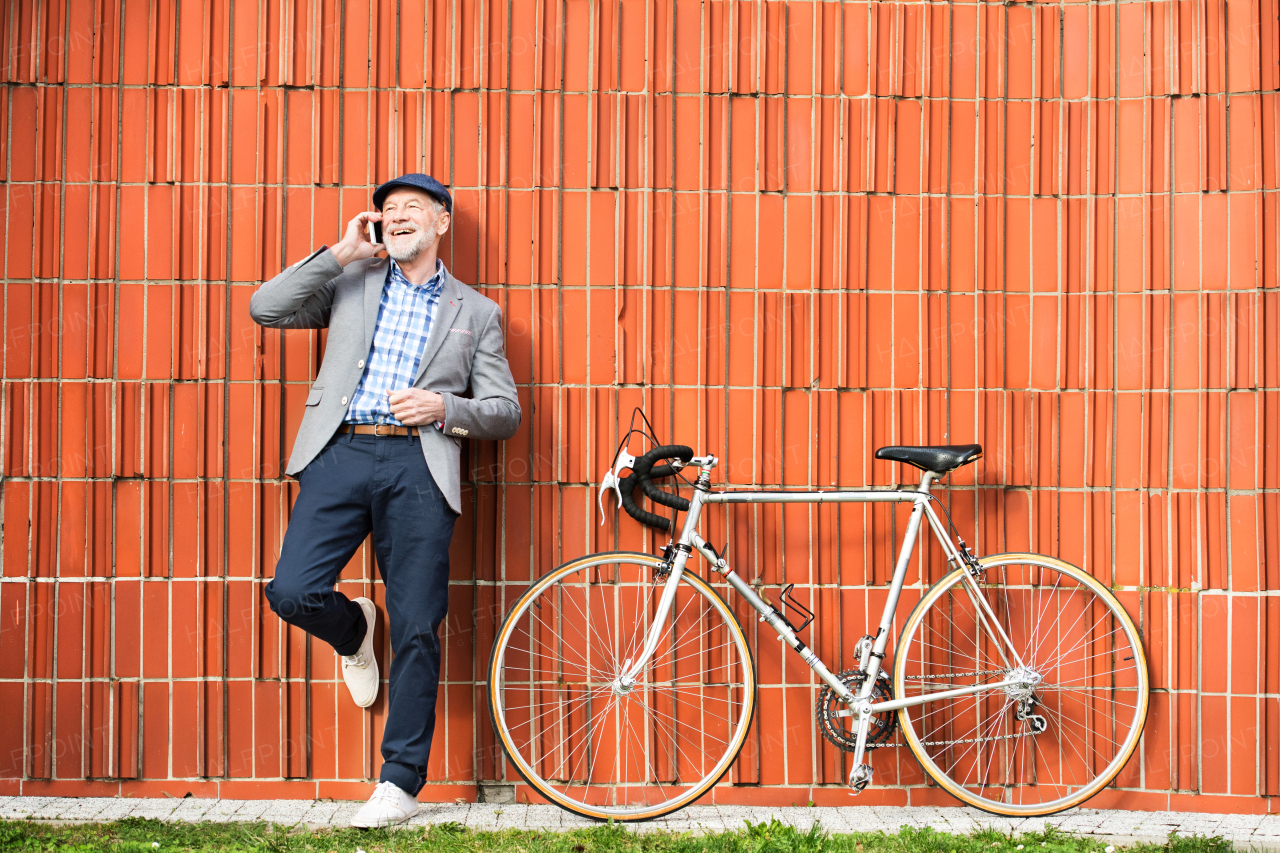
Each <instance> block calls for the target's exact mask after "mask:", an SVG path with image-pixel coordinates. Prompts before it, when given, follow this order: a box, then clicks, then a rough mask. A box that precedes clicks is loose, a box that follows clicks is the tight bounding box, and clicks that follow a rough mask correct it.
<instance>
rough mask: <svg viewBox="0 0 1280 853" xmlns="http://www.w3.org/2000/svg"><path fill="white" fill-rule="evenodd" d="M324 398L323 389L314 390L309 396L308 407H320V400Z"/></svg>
mask: <svg viewBox="0 0 1280 853" xmlns="http://www.w3.org/2000/svg"><path fill="white" fill-rule="evenodd" d="M323 396H324V389H323V388H312V389H311V393H310V394H308V395H307V405H308V406H318V405H320V398H321V397H323Z"/></svg>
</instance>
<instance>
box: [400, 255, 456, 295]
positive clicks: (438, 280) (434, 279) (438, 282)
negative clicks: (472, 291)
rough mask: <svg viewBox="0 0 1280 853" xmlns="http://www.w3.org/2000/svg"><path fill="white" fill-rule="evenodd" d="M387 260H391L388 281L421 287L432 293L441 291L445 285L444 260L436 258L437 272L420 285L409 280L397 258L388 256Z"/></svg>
mask: <svg viewBox="0 0 1280 853" xmlns="http://www.w3.org/2000/svg"><path fill="white" fill-rule="evenodd" d="M387 260H388V261H390V262H391V266H390V267H389V268H388V269H387V280H388V281H393V280H394V281H396V282H399V283H400V284H403V285H404V286H406V287H411V288H420V289H423V290H427V291H429V292H431V293H439V292H440V290H441V288H442V287H444V274H445V268H444V261H442V260H440V259H439V258H436V271H435V274H434V275H432V276H431V278H429V279H427V280H426V281H425V282H423V283H422V284H420V285H415V284H414V283H413V282H411V281H409V278H408V276H406V275H405V274H404V270H402V269H400V265H399V264H398V263H396V261H395V258H387Z"/></svg>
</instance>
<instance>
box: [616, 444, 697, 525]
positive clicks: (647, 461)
mask: <svg viewBox="0 0 1280 853" xmlns="http://www.w3.org/2000/svg"><path fill="white" fill-rule="evenodd" d="M692 458H693V448H691V447H688V446H686V445H683V444H664V445H663V446H662V447H655V448H654V449H653V450H650V451H649V452H648V453H646V454H645V455H644V456H641V457H640V458H639V459H637V460H636V463H635V465H633V466H632V468H631V473H632V475H633V476H634V477H635V478H636V479H637V480H639V485H640V491H642V492H644V493H645V495H646V496H647V497H648V498H649V500H651V501H653V502H654V503H657V504H662V505H663V506H667V507H671V508H672V509H675V510H679V511H680V512H687V511H688V509H689V499H688V498H682V497H680V496H679V495H675V494H672V493H671V492H664V491H663V490H662V489H659V488H658V487H657V486H655V485H654V484H653V483H651V482H649V481H650V480H651V479H652V478H653V476H654V469H653V463H655V462H657V461H658V460H659V459H679V460H680V461H681V462H688V461H689V460H690V459H692ZM662 468H666V469H667V470H668V471H670V470H671V468H670V466H667V465H663V466H661V467H660V468H659V469H658V470H659V471H660V470H661V469H662ZM672 473H674V472H672ZM660 476H661V475H660ZM664 529H665V528H664Z"/></svg>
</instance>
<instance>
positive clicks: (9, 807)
mask: <svg viewBox="0 0 1280 853" xmlns="http://www.w3.org/2000/svg"><path fill="white" fill-rule="evenodd" d="M51 799H53V798H52V797H10V798H9V802H7V803H5V804H4V806H3V807H0V820H21V819H23V818H26V817H30V816H31V815H33V814H35V813H36V812H38V811H39V810H40V809H41V808H42V807H43V806H44V804H45V803H47V802H48V801H49V800H51Z"/></svg>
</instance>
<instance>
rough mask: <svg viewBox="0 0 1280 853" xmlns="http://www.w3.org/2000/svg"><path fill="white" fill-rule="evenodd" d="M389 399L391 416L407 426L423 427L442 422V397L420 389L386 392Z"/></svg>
mask: <svg viewBox="0 0 1280 853" xmlns="http://www.w3.org/2000/svg"><path fill="white" fill-rule="evenodd" d="M387 395H388V396H389V397H390V398H391V399H390V403H391V414H393V415H395V418H396V420H398V421H400V423H402V424H405V425H407V426H425V425H427V424H433V423H435V422H437V421H441V422H443V421H444V397H441V396H440V395H439V394H437V393H436V392H434V391H423V390H422V389H420V388H403V389H401V390H398V391H388V392H387Z"/></svg>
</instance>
